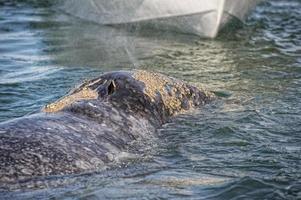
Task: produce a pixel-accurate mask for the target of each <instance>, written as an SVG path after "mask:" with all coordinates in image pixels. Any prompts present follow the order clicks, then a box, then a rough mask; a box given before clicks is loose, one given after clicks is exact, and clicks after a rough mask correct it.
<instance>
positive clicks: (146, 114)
mask: <svg viewBox="0 0 301 200" xmlns="http://www.w3.org/2000/svg"><path fill="white" fill-rule="evenodd" d="M212 98H213V95H212V94H211V93H210V92H207V91H206V90H203V89H199V88H197V87H195V86H192V85H190V84H188V83H185V82H183V81H180V80H177V79H174V78H171V77H168V76H165V75H162V74H159V73H153V72H147V71H141V70H137V71H130V72H127V71H120V72H110V73H106V74H104V75H102V76H100V77H98V78H95V79H93V80H90V81H87V82H85V83H83V84H82V85H80V86H79V87H77V88H76V89H74V90H73V91H71V92H70V93H69V94H68V95H66V96H65V97H63V98H62V99H59V100H58V101H56V102H54V103H51V104H49V105H46V106H45V107H44V108H43V109H42V110H41V112H39V113H36V114H33V115H29V116H25V117H22V118H19V119H15V120H12V121H8V122H4V123H1V124H0V182H2V183H5V182H6V183H11V182H15V181H19V180H26V179H29V178H32V177H41V176H51V175H66V174H78V173H83V172H92V171H96V170H99V169H101V168H102V167H103V166H104V165H105V164H106V163H109V162H112V161H113V160H114V157H115V156H116V155H118V154H119V153H120V152H122V151H127V148H128V145H129V144H130V143H131V142H133V141H135V140H138V139H142V140H143V139H144V138H147V136H148V135H152V134H154V133H155V132H156V128H158V127H160V126H161V125H162V124H163V123H166V122H167V120H168V119H169V118H170V117H173V116H175V115H177V114H179V113H183V112H185V111H187V110H189V109H193V108H196V107H200V106H202V105H204V104H205V103H207V102H209V101H210V100H211V99H212Z"/></svg>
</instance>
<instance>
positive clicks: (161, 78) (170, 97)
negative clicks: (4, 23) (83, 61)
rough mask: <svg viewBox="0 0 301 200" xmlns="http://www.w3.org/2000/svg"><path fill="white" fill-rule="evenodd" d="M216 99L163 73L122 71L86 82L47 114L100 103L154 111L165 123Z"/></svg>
mask: <svg viewBox="0 0 301 200" xmlns="http://www.w3.org/2000/svg"><path fill="white" fill-rule="evenodd" d="M212 98H213V94H212V93H210V92H208V91H206V90H204V89H200V88H198V87H195V86H193V85H191V84H189V83H186V82H184V81H181V80H178V79H175V78H171V77H168V76H166V75H163V74H160V73H154V72H148V71H143V70H135V71H130V72H127V71H118V72H109V73H105V74H103V75H102V76H100V77H98V78H95V79H92V80H89V81H86V82H85V83H83V84H82V85H80V86H79V87H77V88H75V89H74V90H73V91H71V92H70V93H69V94H68V95H67V96H65V97H64V98H62V99H60V100H58V101H56V102H54V103H52V104H49V105H47V106H45V108H44V109H43V111H44V112H48V113H49V112H50V113H52V112H59V111H62V110H64V109H65V108H66V107H68V106H72V104H74V103H76V102H79V101H85V102H87V101H91V100H93V101H95V100H97V101H100V102H108V103H111V104H112V105H114V106H116V107H119V108H120V109H124V110H127V111H134V112H141V111H150V112H151V113H153V114H154V115H158V117H160V119H162V120H163V121H164V120H165V119H166V118H167V117H170V116H173V115H176V114H178V113H182V112H184V111H187V110H189V109H192V108H196V107H199V106H201V105H204V104H205V103H207V102H208V101H210V100H211V99H212Z"/></svg>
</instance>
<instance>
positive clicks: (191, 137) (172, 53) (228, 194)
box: [0, 0, 301, 199]
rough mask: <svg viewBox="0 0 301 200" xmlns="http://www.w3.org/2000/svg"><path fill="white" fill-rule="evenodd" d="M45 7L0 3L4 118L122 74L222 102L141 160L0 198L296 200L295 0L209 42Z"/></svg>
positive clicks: (182, 121)
mask: <svg viewBox="0 0 301 200" xmlns="http://www.w3.org/2000/svg"><path fill="white" fill-rule="evenodd" d="M41 2H42V1H13V0H2V1H0V121H6V120H10V119H14V118H16V117H20V116H24V115H26V114H29V113H31V112H34V111H37V110H39V109H40V108H41V107H42V106H43V105H45V104H46V103H48V102H51V101H53V100H55V99H57V98H59V97H61V96H63V95H64V94H66V92H67V91H68V90H69V89H70V88H73V87H74V86H75V85H77V84H78V83H80V82H81V81H83V80H85V79H88V78H91V77H95V76H97V75H98V74H101V73H103V72H105V71H112V70H120V69H133V68H135V69H137V68H140V69H148V70H154V71H159V72H163V73H166V74H168V75H171V76H175V77H177V78H181V79H184V80H186V81H189V82H192V83H194V84H197V85H202V86H206V87H207V88H209V89H210V90H213V91H217V93H218V94H219V96H223V97H222V98H220V99H219V100H217V101H215V102H214V103H212V104H210V105H207V106H206V107H205V108H202V109H201V110H199V111H197V112H194V113H191V114H187V115H183V116H180V117H177V118H176V119H174V120H172V121H171V122H170V123H168V124H166V125H165V126H164V127H163V128H162V129H161V130H160V135H159V136H158V139H154V141H150V142H149V143H150V144H148V145H149V146H148V147H145V151H144V153H143V155H140V156H139V155H138V157H137V158H128V159H125V161H124V162H122V163H119V164H116V165H115V166H113V167H112V168H110V169H108V170H106V171H102V172H99V173H96V174H90V175H84V176H76V177H69V178H66V179H64V180H63V182H64V183H62V185H63V186H57V187H55V186H53V184H51V180H50V181H49V184H48V185H46V186H48V187H45V185H44V186H43V187H41V189H30V188H29V189H22V190H18V191H14V192H2V193H0V195H1V196H0V199H2V198H3V199H7V198H11V199H16V198H19V199H32V198H42V199H43V198H57V199H101V198H111V199H142V198H144V199H153V198H154V199H156V198H158V199H167V198H172V199H177V198H178V199H182V198H187V199H301V182H300V180H301V1H300V0H268V1H266V2H264V3H262V4H260V5H259V6H258V7H257V9H256V10H255V11H254V12H253V13H252V15H251V16H250V17H249V19H248V20H247V22H246V24H245V26H244V27H243V28H242V29H240V30H238V31H237V32H235V33H234V32H227V31H224V33H223V34H221V36H219V37H218V38H217V39H216V40H206V39H199V38H198V37H195V36H191V35H181V34H171V33H168V32H159V31H154V30H152V31H149V30H142V29H141V28H139V27H131V28H129V29H124V28H116V27H115V28H113V27H103V26H99V25H96V24H90V23H87V22H83V21H81V20H79V19H76V18H73V17H71V16H68V15H65V14H63V13H62V12H61V11H59V10H57V9H56V8H55V7H53V6H52V5H50V3H45V2H44V3H41ZM50 2H51V1H50ZM141 158H142V159H141ZM36 185H37V186H39V183H36Z"/></svg>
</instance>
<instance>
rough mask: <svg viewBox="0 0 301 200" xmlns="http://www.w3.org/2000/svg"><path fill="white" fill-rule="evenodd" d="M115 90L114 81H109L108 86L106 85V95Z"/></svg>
mask: <svg viewBox="0 0 301 200" xmlns="http://www.w3.org/2000/svg"><path fill="white" fill-rule="evenodd" d="M115 91H116V84H115V81H114V80H113V81H111V82H110V84H109V86H108V95H111V94H113V93H114V92H115Z"/></svg>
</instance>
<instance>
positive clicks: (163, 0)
mask: <svg viewBox="0 0 301 200" xmlns="http://www.w3.org/2000/svg"><path fill="white" fill-rule="evenodd" d="M260 1H261V0H63V6H62V9H63V10H64V11H65V12H67V13H69V14H71V15H74V16H77V17H80V18H82V19H85V20H89V21H93V22H96V23H99V24H104V25H116V24H129V23H132V24H137V23H150V24H153V25H155V26H160V27H161V28H162V27H165V28H167V27H168V28H174V29H176V30H179V31H181V32H184V33H193V34H197V35H199V36H202V37H210V38H213V37H215V36H216V35H217V34H218V31H219V30H220V29H221V28H222V27H223V26H224V25H225V24H227V22H229V21H230V20H231V19H232V18H233V17H235V18H237V19H239V20H241V21H243V20H244V19H245V17H246V15H247V14H248V13H249V11H250V10H251V9H252V8H253V7H254V6H255V5H256V4H257V3H258V2H260Z"/></svg>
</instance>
